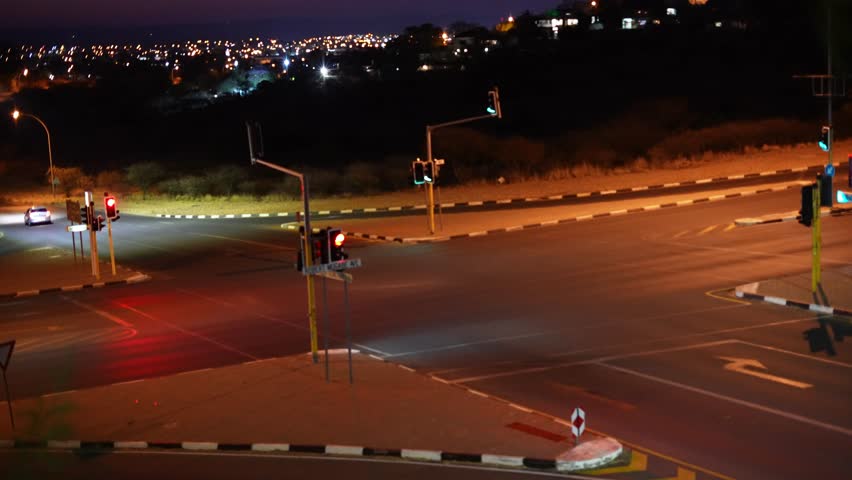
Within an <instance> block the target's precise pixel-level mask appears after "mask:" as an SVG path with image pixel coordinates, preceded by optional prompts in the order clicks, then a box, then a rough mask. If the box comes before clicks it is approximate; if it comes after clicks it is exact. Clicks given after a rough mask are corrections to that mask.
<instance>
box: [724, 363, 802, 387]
mask: <svg viewBox="0 0 852 480" xmlns="http://www.w3.org/2000/svg"><path fill="white" fill-rule="evenodd" d="M716 358H720V359H722V360H727V361H728V362H731V363H728V364H726V365H725V370H730V371H732V372H738V373H743V374H746V375H751V376H752V377H757V378H762V379H764V380H769V381H771V382H775V383H781V384H784V385H787V386H790V387H796V388H811V387H813V385H811V384H810V383H804V382H797V381H796V380H790V379H789V378H784V377H778V376H776V375H771V374H769V373H765V372H756V371H754V370H749V369H748V367H754V368H759V369H761V370H766V366H765V365H764V364H762V363H760V361H758V360H755V359H753V358H736V357H716Z"/></svg>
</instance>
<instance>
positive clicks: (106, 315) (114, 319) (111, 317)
mask: <svg viewBox="0 0 852 480" xmlns="http://www.w3.org/2000/svg"><path fill="white" fill-rule="evenodd" d="M59 298H61V299H63V300H65V301H67V302H71V303H73V304H74V305H76V306H78V307H80V308H84V309H86V310H88V311H90V312H92V313H95V314H97V315H100V316H101V317H104V318H106V319H107V320H109V321H111V322H115V323H117V324H119V325H121V326H122V327H128V328H132V327H133V324H132V323H130V322H128V321H125V320H122V319H121V318H119V317H117V316H115V315H113V314H111V313H108V312H105V311H103V310H100V309H97V308H95V307H93V306H91V305H89V304H87V303H83V302H78V301H77V300H74V299H73V298H71V297H66V296H65V295H60V296H59Z"/></svg>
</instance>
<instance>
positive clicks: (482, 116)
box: [426, 113, 497, 131]
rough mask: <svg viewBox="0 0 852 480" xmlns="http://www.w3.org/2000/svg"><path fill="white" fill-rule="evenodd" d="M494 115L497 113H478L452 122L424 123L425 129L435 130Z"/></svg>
mask: <svg viewBox="0 0 852 480" xmlns="http://www.w3.org/2000/svg"><path fill="white" fill-rule="evenodd" d="M496 116H497V115H492V114H490V113H489V114H487V115H478V116H476V117H470V118H463V119H461V120H453V121H452V122H446V123H439V124H437V125H426V130H430V131H431V130H437V129H439V128H443V127H451V126H453V125H459V124H462V123H469V122H475V121H477V120H485V119H486V118H494V117H496Z"/></svg>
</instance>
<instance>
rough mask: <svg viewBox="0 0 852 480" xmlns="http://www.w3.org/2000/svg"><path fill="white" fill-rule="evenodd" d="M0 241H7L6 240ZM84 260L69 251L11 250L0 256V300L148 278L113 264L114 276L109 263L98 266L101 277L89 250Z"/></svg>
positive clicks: (57, 249) (44, 248)
mask: <svg viewBox="0 0 852 480" xmlns="http://www.w3.org/2000/svg"><path fill="white" fill-rule="evenodd" d="M0 241H6V242H8V241H9V240H8V239H2V240H0ZM85 253H86V254H87V256H86V258H85V260H81V259H80V254H79V252H78V253H77V261H76V263H75V262H74V256H73V253H72V252H71V251H68V250H65V249H60V248H54V247H40V248H30V249H13V250H12V251H10V252H8V253H6V254H5V255H2V256H0V262H2V264H3V275H0V298H4V297H6V298H8V297H23V296H30V295H38V294H42V293H49V292H54V291H73V290H80V289H83V288H97V287H103V286H107V285H117V284H123V283H136V282H141V281H144V280H147V279H148V276H146V275H143V274H141V273H138V272H135V271H133V270H129V269H127V268H124V267H122V266H121V265H116V275H113V274H112V267H111V266H110V264H109V262H102V263H101V278H100V280H97V279H96V278H95V277H94V276H93V275H92V267H91V261H90V260H89V257H88V253H89V252H88V251H86V252H85Z"/></svg>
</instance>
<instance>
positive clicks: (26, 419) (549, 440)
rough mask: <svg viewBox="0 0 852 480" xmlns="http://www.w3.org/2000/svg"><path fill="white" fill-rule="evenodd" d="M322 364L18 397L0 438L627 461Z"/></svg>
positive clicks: (497, 410) (496, 407)
mask: <svg viewBox="0 0 852 480" xmlns="http://www.w3.org/2000/svg"><path fill="white" fill-rule="evenodd" d="M323 359H324V357H323V355H320V363H319V364H313V363H312V362H311V357H310V355H307V354H303V355H296V356H291V357H283V358H276V359H268V360H260V361H254V362H249V363H244V364H240V365H235V366H230V367H225V368H219V369H212V370H211V369H205V370H199V371H195V372H186V373H183V374H178V375H173V376H168V377H161V378H154V379H148V380H142V381H135V382H126V383H122V384H116V385H110V386H104V387H99V388H92V389H88V390H80V391H71V392H67V393H59V394H52V395H49V396H44V397H40V398H33V399H24V400H16V401H14V402H13V406H14V411H15V419H16V425H17V430H16V432H15V434H14V435H13V433H12V431H11V429H10V425H9V422H8V420H7V419H6V418H3V419H2V421H0V439H11V438H16V441H17V442H16V443H15V444H11V443H10V442H2V441H0V446H3V445H5V446H7V447H8V446H13V445H18V446H25V445H28V444H27V443H24V442H26V441H32V440H57V441H66V442H52V443H51V445H53V446H58V447H59V448H63V447H64V448H79V447H80V446H81V445H82V444H80V443H77V442H75V440H79V441H84V442H85V441H95V442H99V443H98V445H104V444H107V443H109V446H108V447H106V448H158V447H159V448H183V449H200V450H255V451H274V450H284V451H310V452H313V453H336V454H350V455H392V456H401V457H403V458H412V459H417V460H421V461H422V460H427V461H430V460H431V461H442V460H447V459H452V460H462V461H477V460H474V458H478V459H479V460H478V461H479V462H480V463H491V464H495V465H501V466H524V465H527V466H537V467H538V468H547V469H553V468H557V469H559V470H580V469H588V468H595V467H598V466H601V465H603V464H606V463H609V462H612V461H613V460H614V459H616V458H618V457H619V456H621V455H622V454H623V452H622V447H621V445H620V444H618V442H616V441H614V440H612V439H608V438H603V439H602V438H600V437H596V436H595V435H593V434H592V433H589V432H588V431H587V432H586V433H585V434H584V435H583V442H582V443H581V444H580V447H581V448H578V449H572V447H573V441H572V440H571V437H570V435H571V434H570V426H568V425H566V424H564V423H557V419H554V418H552V417H550V416H548V415H545V414H541V413H537V412H533V411H532V410H530V409H527V408H525V407H522V406H518V405H513V404H509V403H507V402H505V401H503V400H499V399H495V398H492V397H488V396H487V395H485V394H482V393H478V392H474V391H471V390H469V389H467V388H466V387H461V386H454V385H449V384H445V383H443V382H441V381H438V380H435V379H433V378H430V377H427V376H425V375H422V374H419V373H416V372H414V371H411V370H410V369H407V368H406V367H400V366H398V365H395V364H392V363H386V362H384V361H382V360H380V359H376V358H374V357H370V356H366V355H362V354H357V353H354V354H353V371H354V384H351V385H350V384H349V380H348V369H347V355H346V353H345V350H344V351H342V352H339V353H333V354H332V355H330V360H331V362H330V371H331V382H326V380H325V369H324V363H323ZM8 375H10V376H14V375H15V372H14V368H12V369H11V370H10V371H9V372H8ZM2 403H5V402H2ZM0 407H1V408H2V410H0V411H2V412H3V416H4V417H5V412H6V405H0ZM568 408H569V407H567V406H566V411H565V417H567V416H568V415H570V412H569V411H568ZM558 421H562V420H558ZM565 423H567V422H565ZM68 441H71V442H68ZM18 442H20V443H18ZM110 442H112V443H110ZM116 442H118V443H116ZM128 442H135V443H128ZM359 446H360V447H359ZM377 452H378V453H377ZM393 452H396V455H394V453H393ZM448 452H464V454H465V455H460V454H458V453H452V454H451V453H448ZM563 454H564V456H563V458H564V459H566V460H560V461H557V458H558V457H559V456H560V455H563ZM568 459H570V461H568ZM537 462H538V463H537ZM560 462H561V463H560Z"/></svg>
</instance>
